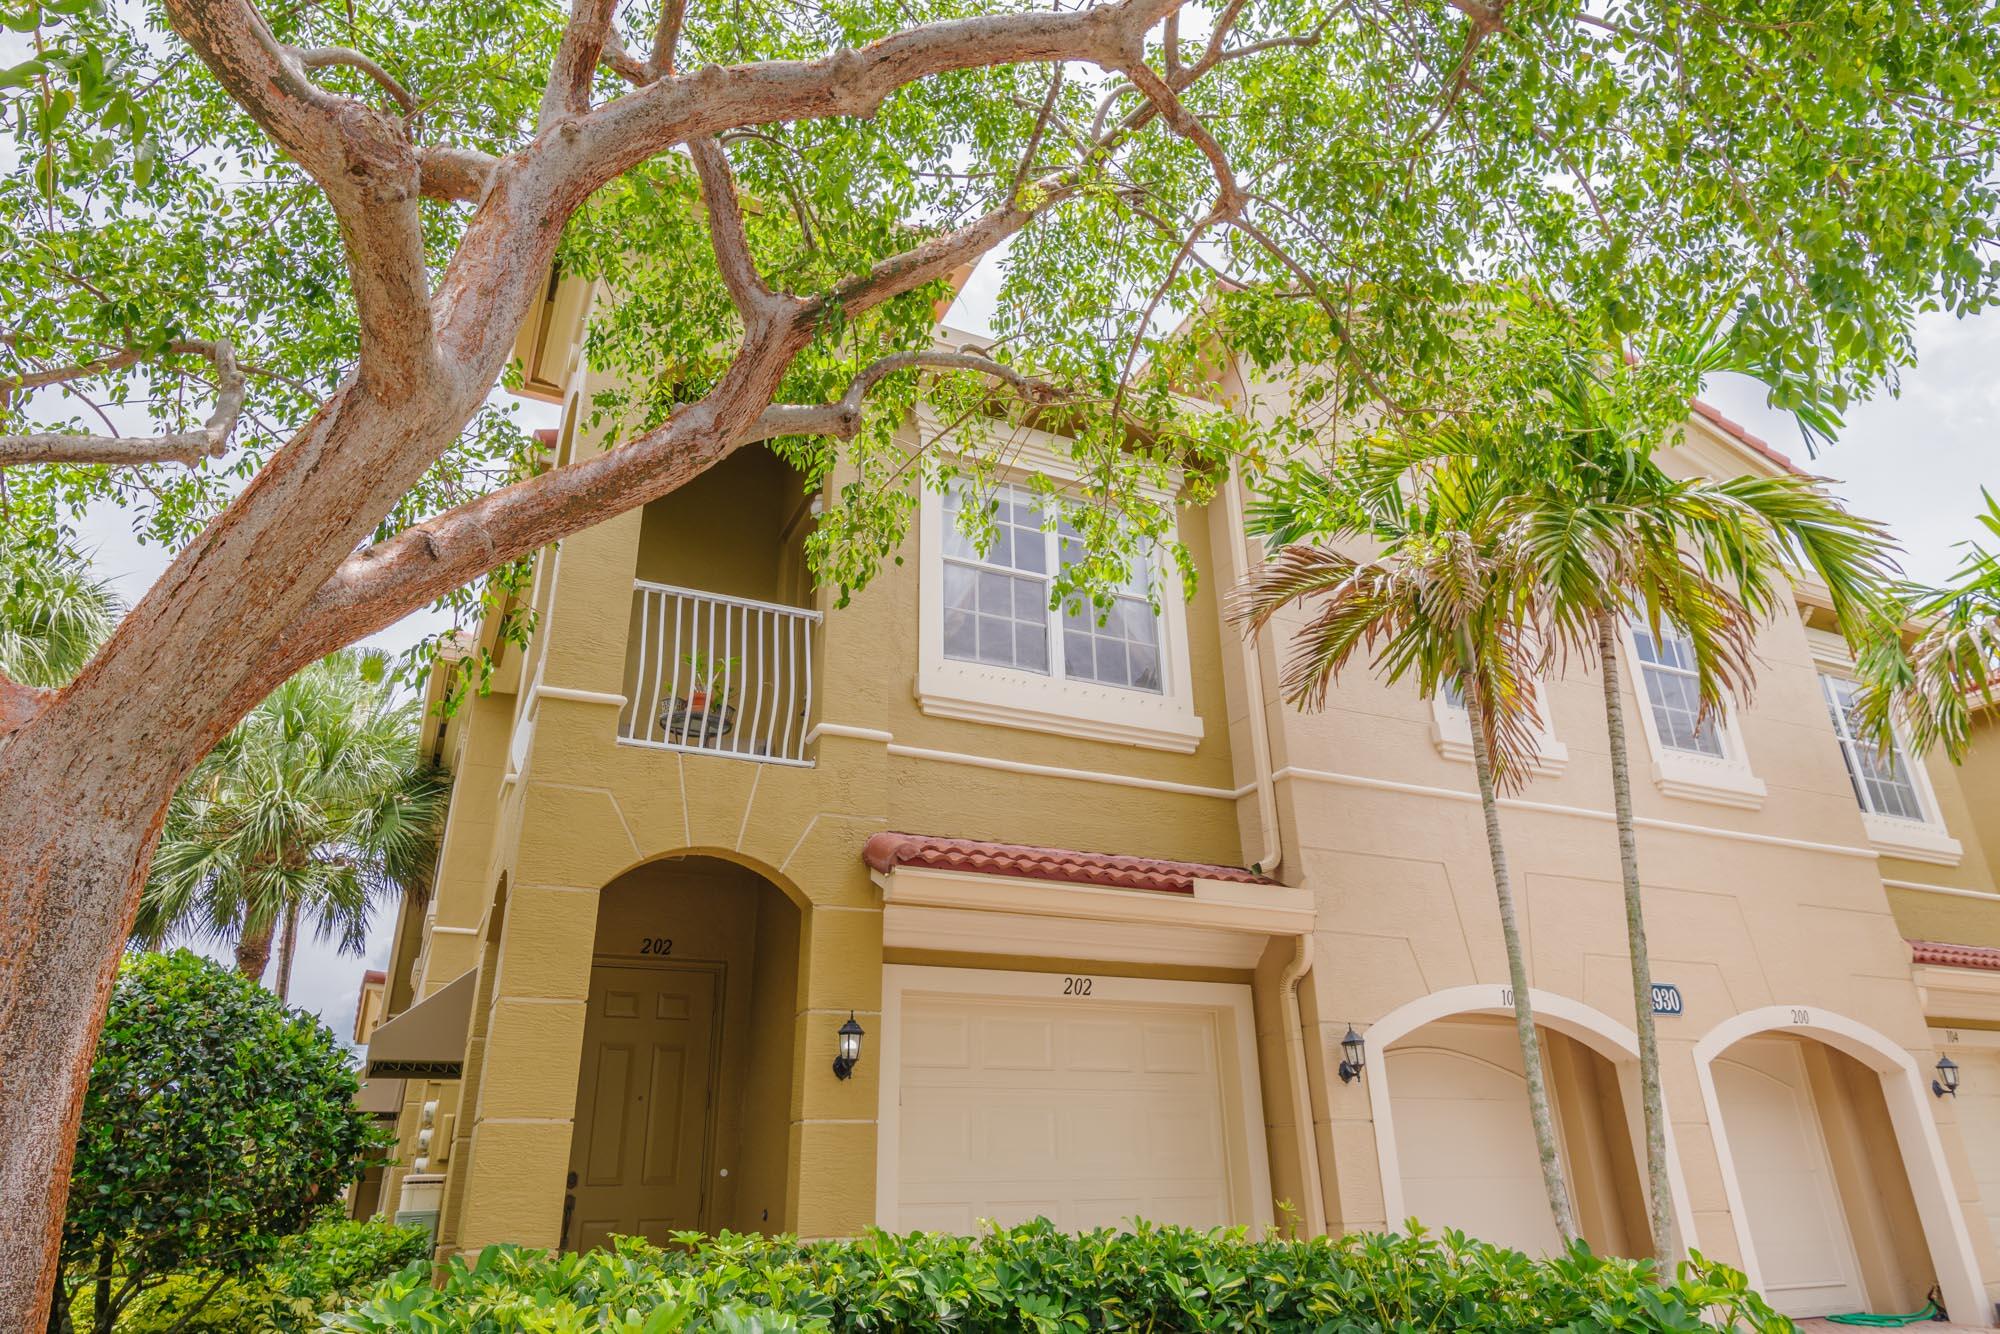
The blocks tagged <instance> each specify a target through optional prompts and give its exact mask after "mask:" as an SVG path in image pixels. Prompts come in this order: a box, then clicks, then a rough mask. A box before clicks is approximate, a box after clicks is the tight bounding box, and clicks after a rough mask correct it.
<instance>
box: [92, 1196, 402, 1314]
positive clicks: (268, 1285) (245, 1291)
mask: <svg viewBox="0 0 2000 1334" xmlns="http://www.w3.org/2000/svg"><path fill="white" fill-rule="evenodd" d="M429 1254H430V1234H429V1233H428V1232H426V1231H425V1230H424V1229H423V1228H421V1227H396V1226H394V1225H393V1224H391V1223H388V1222H385V1221H382V1220H380V1219H369V1220H366V1221H363V1222H351V1221H349V1220H348V1219H345V1218H338V1217H333V1218H327V1219H324V1220H322V1221H321V1222H318V1223H315V1224H314V1225H313V1226H312V1227H311V1228H310V1229H309V1230H307V1231H305V1232H302V1233H300V1234H298V1235H296V1236H291V1237H286V1238H285V1239H284V1240H283V1241H281V1242H279V1243H278V1247H277V1253H276V1254H275V1255H273V1256H272V1258H271V1259H270V1261H269V1262H268V1263H266V1264H265V1265H264V1266H263V1267H262V1268H260V1269H259V1270H258V1271H257V1272H256V1273H254V1274H251V1275H249V1276H248V1277H245V1278H227V1277H223V1278H222V1280H221V1286H220V1287H216V1286H215V1285H216V1282H217V1279H218V1277H221V1276H218V1275H215V1274H210V1273H206V1272H203V1271H200V1270H195V1271H190V1272H185V1273H180V1274H175V1275H173V1276H172V1277H171V1278H168V1279H167V1280H166V1281H165V1282H163V1283H161V1284H160V1285H159V1286H158V1287H156V1288H153V1289H152V1290H150V1291H149V1292H147V1293H146V1295H145V1296H144V1297H141V1298H140V1299H139V1300H138V1301H136V1302H134V1303H133V1304H132V1306H131V1307H130V1308H129V1309H128V1310H127V1311H126V1312H125V1313H124V1314H123V1315H122V1316H121V1317H120V1318H119V1321H118V1326H117V1329H118V1334H171V1332H174V1331H179V1332H181V1334H225V1331H227V1332H228V1334H300V1332H302V1331H305V1330H312V1329H318V1328H319V1317H320V1315H321V1313H323V1312H326V1311H331V1310H334V1309H335V1308H337V1307H340V1306H344V1305H348V1304H350V1303H352V1302H353V1301H355V1300H357V1299H359V1298H360V1297H361V1296H363V1295H364V1294H366V1292H367V1291H368V1290H369V1289H371V1288H373V1287H375V1286H377V1285H379V1284H380V1283H381V1282H382V1281H383V1280H384V1279H386V1278H389V1277H390V1276H391V1275H393V1274H395V1273H397V1272H398V1271H399V1270H402V1269H404V1268H406V1267H408V1266H411V1265H414V1264H418V1263H419V1262H421V1261H423V1260H424V1259H425V1257H426V1256H428V1255H429ZM211 1287H215V1291H214V1293H213V1295H208V1293H209V1289H210V1288H211Z"/></svg>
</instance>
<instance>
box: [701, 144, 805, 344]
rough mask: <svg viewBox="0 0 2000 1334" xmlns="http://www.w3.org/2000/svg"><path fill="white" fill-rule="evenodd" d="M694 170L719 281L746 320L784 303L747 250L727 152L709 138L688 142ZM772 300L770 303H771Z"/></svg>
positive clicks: (773, 309)
mask: <svg viewBox="0 0 2000 1334" xmlns="http://www.w3.org/2000/svg"><path fill="white" fill-rule="evenodd" d="M688 155H689V156H690V157H692V158H693V159H694V169H695V174H696V175H697V176H699V177H700V178H701V198H702V202H703V203H704V204H705V205H706V206H707V208H708V232H709V238H710V242H711V244H712V245H713V246H714V247H715V263H716V267H717V268H719V269H720V270H721V271H722V285H723V286H724V287H726V288H728V289H729V299H730V300H731V301H732V302H734V303H735V305H736V309H737V311H738V313H740V314H741V315H742V316H743V319H744V322H745V323H746V324H747V323H749V322H750V321H751V320H754V319H757V318H759V317H760V316H766V315H770V314H772V313H774V312H775V310H776V308H777V306H782V305H788V304H790V303H789V301H787V300H785V299H784V298H779V297H774V296H773V295H772V292H771V289H770V288H768V287H766V286H765V285H764V280H763V278H762V277H760V276H759V275H758V273H757V261H756V259H755V258H754V257H753V256H752V255H751V254H750V238H749V237H748V236H747V235H746V234H745V233H744V230H743V206H742V204H741V203H740V202H739V201H738V199H737V198H736V177H735V175H734V174H733V173H731V171H730V170H729V158H728V155H727V154H725V153H724V152H723V151H722V147H721V145H719V144H717V143H716V142H715V140H713V139H694V140H691V141H689V143H688ZM774 302H775V303H776V305H774V304H773V303H774Z"/></svg>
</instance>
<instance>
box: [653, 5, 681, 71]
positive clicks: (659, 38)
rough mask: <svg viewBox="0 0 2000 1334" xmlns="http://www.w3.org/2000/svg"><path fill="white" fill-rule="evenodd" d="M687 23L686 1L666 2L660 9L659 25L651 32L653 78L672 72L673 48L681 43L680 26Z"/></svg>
mask: <svg viewBox="0 0 2000 1334" xmlns="http://www.w3.org/2000/svg"><path fill="white" fill-rule="evenodd" d="M686 21H687V0H666V3H665V4H664V5H662V6H661V9H660V25H659V27H657V28H655V29H654V30H653V58H652V63H651V65H650V67H649V68H650V69H651V70H652V72H653V77H654V78H656V79H658V78H663V77H665V76H667V75H670V74H672V73H673V72H674V48H676V47H678V46H679V45H680V42H681V26H682V25H683V24H684V23H686Z"/></svg>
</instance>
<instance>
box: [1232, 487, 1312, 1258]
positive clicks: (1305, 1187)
mask: <svg viewBox="0 0 2000 1334" xmlns="http://www.w3.org/2000/svg"><path fill="white" fill-rule="evenodd" d="M1242 488H1243V479H1242V476H1241V474H1240V473H1238V474H1237V475H1235V476H1232V477H1231V478H1230V480H1229V484H1228V486H1227V487H1225V488H1224V489H1225V490H1226V491H1227V492H1228V503H1227V506H1226V508H1227V510H1228V514H1229V541H1230V544H1231V546H1232V548H1233V550H1234V553H1235V555H1234V558H1233V563H1234V565H1235V566H1236V567H1237V571H1238V573H1239V574H1247V573H1248V571H1247V570H1246V569H1245V568H1244V566H1245V564H1246V563H1247V562H1248V560H1249V554H1250V542H1249V533H1248V530H1247V528H1246V525H1245V524H1244V521H1243V489H1242ZM1237 648H1238V651H1239V652H1240V653H1241V654H1242V664H1243V689H1244V693H1245V695H1246V696H1247V698H1248V701H1249V705H1250V710H1249V712H1250V728H1249V731H1250V766H1251V769H1252V770H1253V773H1252V775H1251V776H1252V778H1253V779H1254V780H1255V781H1256V785H1257V822H1258V851H1259V852H1260V853H1261V854H1262V855H1261V856H1260V857H1259V858H1258V860H1257V862H1256V864H1255V867H1256V870H1257V871H1258V873H1260V874H1262V875H1268V876H1275V875H1276V874H1277V871H1278V868H1279V866H1281V865H1282V864H1283V863H1284V860H1285V849H1284V843H1283V839H1282V836H1281V835H1280V833H1279V826H1278V793H1277V782H1276V780H1275V779H1274V778H1273V777H1272V773H1271V716H1270V713H1269V711H1268V709H1267V707H1266V701H1265V697H1264V664H1263V660H1262V659H1261V658H1260V657H1259V656H1258V653H1257V643H1256V640H1255V639H1254V638H1252V637H1251V636H1249V635H1242V636H1239V637H1238V641H1237ZM1312 965H1313V936H1312V933H1311V932H1310V931H1306V932H1301V933H1300V934H1299V935H1298V936H1297V937H1296V938H1295V939H1294V941H1293V943H1292V961H1291V962H1290V963H1289V964H1287V965H1286V966H1285V971H1284V972H1283V973H1282V974H1280V975H1279V977H1278V998H1279V999H1278V1008H1279V1009H1280V1010H1282V1011H1283V1012H1284V1020H1285V1039H1286V1041H1285V1053H1286V1055H1285V1061H1286V1065H1287V1066H1288V1067H1289V1074H1290V1079H1289V1080H1288V1081H1287V1082H1289V1083H1290V1084H1291V1086H1292V1126H1293V1131H1294V1133H1295V1134H1296V1135H1297V1136H1298V1153H1299V1175H1300V1178H1301V1185H1300V1191H1299V1193H1300V1194H1301V1195H1303V1196H1304V1197H1305V1198H1304V1199H1303V1200H1302V1201H1300V1203H1301V1204H1302V1205H1303V1206H1304V1209H1305V1219H1304V1222H1305V1229H1306V1235H1307V1236H1309V1237H1321V1236H1325V1235H1326V1230H1327V1229H1326V1196H1325V1192H1324V1191H1323V1190H1322V1189H1321V1185H1320V1170H1319V1136H1318V1135H1317V1134H1316V1133H1315V1131H1314V1126H1313V1109H1312V1084H1311V1082H1310V1080H1309V1075H1308V1069H1307V1062H1308V1060H1309V1059H1310V1057H1309V1055H1308V1053H1307V1050H1306V1026H1305V1021H1304V1019H1303V1018H1302V1017H1301V1014H1300V1009H1299V1003H1300V998H1299V983H1300V982H1302V981H1303V980H1304V979H1305V975H1306V974H1307V973H1308V972H1310V971H1311V970H1312Z"/></svg>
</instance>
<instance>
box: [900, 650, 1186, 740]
mask: <svg viewBox="0 0 2000 1334" xmlns="http://www.w3.org/2000/svg"><path fill="white" fill-rule="evenodd" d="M916 693H917V707H918V708H920V709H922V710H923V711H924V713H925V714H927V715H929V716H930V717H933V718H957V719H961V720H964V721H967V722H975V723H988V724H991V725H992V726H995V727H1018V728H1022V729H1024V730H1026V731H1031V732H1051V733H1054V734H1056V735H1058V736H1071V737H1083V738H1086V739H1089V740H1092V741H1111V742H1116V743H1118V744H1121V745H1127V746H1142V747H1145V748H1146V749H1148V750H1167V751H1174V752H1176V753H1178V754H1182V755H1187V754H1191V753H1193V751H1194V749H1195V747H1196V746H1198V745H1200V744H1201V738H1202V733H1203V728H1202V723H1201V719H1200V718H1198V717H1196V716H1195V713H1194V710H1193V708H1192V707H1191V706H1190V705H1189V704H1188V703H1187V702H1186V701H1184V700H1181V699H1177V698H1175V697H1174V696H1171V695H1147V694H1141V693H1139V692H1137V691H1131V690H1119V689H1117V688H1115V687H1112V686H1100V685H1093V684H1090V683H1088V682H1082V681H1058V680H1055V679H1054V678H1052V677H1036V676H1031V675H1029V674H1027V673H1022V672H1010V671H1007V670H1005V669H1003V668H995V667H979V666H976V665H973V664H969V663H961V662H954V661H951V660H946V661H944V662H943V663H940V664H937V665H935V666H931V665H929V664H927V665H926V667H925V669H924V670H922V671H920V672H919V673H918V675H917V692H916Z"/></svg>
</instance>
